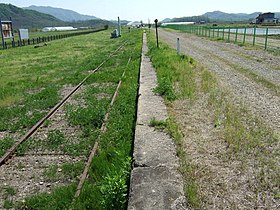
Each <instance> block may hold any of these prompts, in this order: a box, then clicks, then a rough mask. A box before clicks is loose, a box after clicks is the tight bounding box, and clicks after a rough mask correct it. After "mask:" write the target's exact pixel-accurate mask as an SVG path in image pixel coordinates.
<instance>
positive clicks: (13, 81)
mask: <svg viewBox="0 0 280 210" xmlns="http://www.w3.org/2000/svg"><path fill="white" fill-rule="evenodd" d="M121 43H123V39H114V40H111V39H110V35H109V34H108V32H107V31H103V32H100V33H94V34H89V35H83V36H76V37H71V38H67V39H62V40H56V41H53V42H51V43H50V44H49V45H48V46H47V47H44V48H37V49H34V48H33V47H32V46H27V47H23V48H15V49H9V50H3V51H0V58H1V60H2V65H1V70H0V131H4V132H7V133H9V132H12V133H18V134H21V133H24V132H25V131H26V130H27V129H30V128H31V127H32V126H33V125H34V124H35V123H36V122H37V121H38V120H39V119H40V118H42V116H44V115H45V114H46V113H47V111H49V109H50V108H51V107H53V106H54V105H55V104H56V103H57V102H58V101H59V100H60V99H61V96H60V94H59V91H60V90H61V89H62V88H63V86H64V85H72V86H75V85H77V84H78V83H79V82H80V81H81V80H82V79H83V78H84V77H85V75H86V74H87V73H88V70H91V69H94V68H96V67H97V65H99V64H100V63H101V62H102V61H103V60H104V59H105V57H106V56H108V54H109V52H112V51H113V50H115V49H116V48H117V47H118V46H120V45H121ZM104 46H106V48H104ZM111 68H112V67H111ZM107 77H108V76H107ZM8 137H10V136H8Z"/></svg>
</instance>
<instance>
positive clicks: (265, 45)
mask: <svg viewBox="0 0 280 210" xmlns="http://www.w3.org/2000/svg"><path fill="white" fill-rule="evenodd" d="M267 37H268V28H266V34H265V44H264V49H265V50H266V49H267Z"/></svg>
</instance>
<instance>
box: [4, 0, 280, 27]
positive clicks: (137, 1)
mask: <svg viewBox="0 0 280 210" xmlns="http://www.w3.org/2000/svg"><path fill="white" fill-rule="evenodd" d="M0 3H10V4H13V5H15V6H18V7H28V6H30V5H36V6H51V7H58V8H64V9H70V10H74V11H76V12H78V13H81V14H85V15H93V16H96V17H99V18H101V19H106V20H115V19H117V17H118V16H119V17H120V18H121V19H123V20H131V21H136V20H137V21H140V20H142V21H143V22H148V20H150V21H151V22H153V21H154V20H155V19H158V20H163V19H165V18H174V17H184V16H194V15H202V14H204V13H206V12H212V11H215V10H220V11H222V12H227V13H253V12H280V0H266V1H261V0H231V1H226V0H119V1H117V0H9V1H5V0H4V1H3V0H0Z"/></svg>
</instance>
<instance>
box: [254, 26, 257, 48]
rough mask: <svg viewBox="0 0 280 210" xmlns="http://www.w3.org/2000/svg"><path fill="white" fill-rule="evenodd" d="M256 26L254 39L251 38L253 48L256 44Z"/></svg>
mask: <svg viewBox="0 0 280 210" xmlns="http://www.w3.org/2000/svg"><path fill="white" fill-rule="evenodd" d="M256 30H257V29H256V25H255V27H254V38H253V46H255V43H256Z"/></svg>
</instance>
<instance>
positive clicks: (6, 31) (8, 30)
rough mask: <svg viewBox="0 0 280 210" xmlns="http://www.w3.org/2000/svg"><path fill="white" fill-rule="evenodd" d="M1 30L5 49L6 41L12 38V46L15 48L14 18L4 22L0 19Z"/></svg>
mask: <svg viewBox="0 0 280 210" xmlns="http://www.w3.org/2000/svg"><path fill="white" fill-rule="evenodd" d="M0 28H1V37H2V46H3V48H5V39H10V38H12V39H13V41H12V46H13V47H14V46H15V38H14V31H13V22H12V18H11V17H10V20H9V21H2V20H1V19H0Z"/></svg>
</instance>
